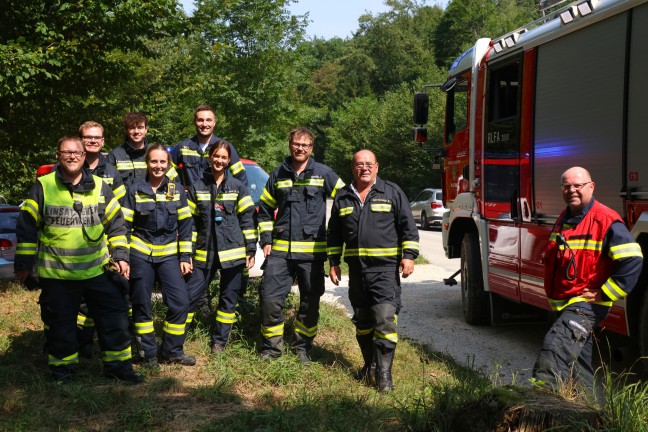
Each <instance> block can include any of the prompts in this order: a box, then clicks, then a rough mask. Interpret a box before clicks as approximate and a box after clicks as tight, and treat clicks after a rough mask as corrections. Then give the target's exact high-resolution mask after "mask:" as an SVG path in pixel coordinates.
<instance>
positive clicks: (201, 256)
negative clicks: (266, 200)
mask: <svg viewBox="0 0 648 432" xmlns="http://www.w3.org/2000/svg"><path fill="white" fill-rule="evenodd" d="M208 154H209V160H210V161H211V174H206V175H205V177H204V178H203V179H202V180H198V181H196V182H194V183H193V184H192V185H191V187H190V188H189V197H188V200H189V207H190V208H191V212H192V213H193V216H194V224H195V227H196V233H197V237H196V249H195V253H194V259H193V262H194V269H193V273H192V274H191V277H190V279H189V282H188V284H187V285H188V287H189V297H190V299H191V308H190V311H191V312H190V316H189V320H190V321H191V319H192V314H193V310H194V307H196V305H197V303H198V301H199V300H200V298H201V296H202V293H203V292H204V291H205V290H206V289H207V287H208V285H209V283H210V282H211V280H212V278H213V276H214V272H215V271H216V269H220V295H219V300H218V309H217V310H216V322H215V323H214V327H213V331H212V336H211V351H212V353H213V354H218V353H220V352H221V351H223V349H224V348H225V345H226V344H227V342H228V340H229V335H230V331H231V329H232V325H233V324H234V322H235V320H236V317H235V312H236V303H237V302H238V298H239V293H240V291H241V279H242V274H243V269H244V268H247V269H249V268H251V267H252V266H254V254H255V252H256V240H257V235H256V229H255V228H254V219H253V217H254V211H255V207H254V202H252V198H251V197H250V195H249V193H248V191H247V188H246V187H245V185H243V183H242V182H241V181H239V180H237V179H236V178H234V177H233V176H232V175H231V174H229V173H228V169H227V166H228V164H229V163H230V156H231V147H230V144H229V143H228V142H227V141H224V140H219V141H217V142H216V143H214V144H213V145H212V146H211V148H210V149H209V153H208Z"/></svg>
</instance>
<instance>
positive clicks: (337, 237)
mask: <svg viewBox="0 0 648 432" xmlns="http://www.w3.org/2000/svg"><path fill="white" fill-rule="evenodd" d="M343 246H346V247H345V249H344V261H346V262H347V263H349V265H350V266H351V265H353V266H355V267H359V268H361V269H362V271H364V272H374V271H382V270H384V269H386V268H394V267H397V266H398V265H400V260H401V258H408V259H412V260H414V259H416V257H418V255H419V234H418V229H417V227H416V222H414V217H413V216H412V211H411V209H410V206H409V202H408V200H407V197H406V196H405V193H403V191H402V190H401V189H400V187H398V186H397V185H396V184H394V183H391V182H388V181H384V180H382V179H380V178H377V179H376V183H375V184H374V185H373V187H372V188H371V190H370V191H369V193H368V194H367V196H366V198H365V201H364V205H361V203H360V198H359V197H358V196H357V195H356V194H355V192H354V191H353V189H352V188H351V185H347V186H345V187H344V188H342V190H340V192H339V193H338V194H337V196H336V197H335V201H334V202H333V207H332V209H331V218H330V219H329V225H328V255H329V260H330V261H331V264H332V265H339V263H340V257H341V255H342V249H343Z"/></svg>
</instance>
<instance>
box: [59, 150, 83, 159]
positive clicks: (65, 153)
mask: <svg viewBox="0 0 648 432" xmlns="http://www.w3.org/2000/svg"><path fill="white" fill-rule="evenodd" d="M58 154H59V155H61V156H65V157H69V156H74V157H78V158H79V157H81V156H83V155H84V154H85V152H83V151H65V150H61V151H59V152H58Z"/></svg>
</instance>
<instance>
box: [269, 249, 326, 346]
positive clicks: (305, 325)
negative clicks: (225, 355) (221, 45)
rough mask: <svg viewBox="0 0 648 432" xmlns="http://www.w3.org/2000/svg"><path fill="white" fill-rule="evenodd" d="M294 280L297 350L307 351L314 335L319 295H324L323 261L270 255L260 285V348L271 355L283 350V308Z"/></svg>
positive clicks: (317, 318)
mask: <svg viewBox="0 0 648 432" xmlns="http://www.w3.org/2000/svg"><path fill="white" fill-rule="evenodd" d="M295 278H296V279H297V284H298V287H299V309H298V310H297V319H296V321H295V342H294V344H293V347H294V348H295V350H297V351H300V350H301V351H308V350H310V349H311V347H312V343H313V339H314V338H315V335H316V334H317V321H318V320H319V304H320V297H322V294H324V261H322V260H316V261H298V260H291V259H286V258H280V257H274V256H272V255H270V256H269V257H268V261H267V264H266V268H265V270H264V272H263V283H262V286H261V335H262V339H263V346H262V349H261V351H262V352H263V353H267V354H270V355H271V356H273V357H277V356H279V355H281V352H282V350H283V334H284V320H285V318H284V315H283V308H284V306H285V304H286V298H287V297H288V293H290V289H291V287H292V283H293V280H295Z"/></svg>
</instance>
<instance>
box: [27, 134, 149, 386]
mask: <svg viewBox="0 0 648 432" xmlns="http://www.w3.org/2000/svg"><path fill="white" fill-rule="evenodd" d="M57 159H58V164H57V166H56V168H55V171H54V172H53V173H50V174H48V175H45V176H42V177H40V178H39V179H38V181H37V182H36V184H35V185H34V187H32V189H31V191H30V193H29V197H28V198H27V199H26V200H25V203H24V204H23V206H22V207H21V212H20V217H19V219H18V224H17V227H16V235H17V238H18V243H17V246H16V260H15V270H16V277H17V278H18V279H19V280H22V281H25V280H27V279H28V278H29V277H30V276H31V273H32V269H33V268H34V263H36V265H37V270H38V276H39V278H40V287H41V288H42V293H41V296H40V299H39V303H40V306H41V317H42V319H43V323H44V325H45V335H46V337H45V341H46V348H47V354H48V363H49V366H50V370H51V372H52V377H53V378H54V379H55V380H56V381H59V382H62V383H67V382H69V381H70V380H72V379H73V378H74V376H75V375H76V372H77V370H78V365H79V355H78V349H77V348H78V342H77V332H76V321H77V320H76V316H77V313H78V310H79V306H80V304H81V299H82V298H85V299H86V301H87V303H88V307H89V309H90V311H91V312H92V314H93V316H94V317H95V321H96V324H97V330H98V335H99V345H100V346H101V349H102V351H103V352H102V360H103V363H104V374H105V375H106V376H108V377H111V378H117V379H120V380H125V381H130V382H132V383H140V382H142V381H143V378H142V377H141V376H140V375H136V374H135V373H134V372H133V367H132V364H131V347H130V337H129V334H128V314H127V310H128V309H127V304H126V300H125V298H124V295H123V293H122V291H121V290H120V288H119V287H118V286H116V285H115V284H113V283H112V282H111V281H110V279H109V278H108V277H107V275H106V272H105V270H104V266H105V265H106V264H107V263H108V261H109V258H110V257H109V248H110V249H111V251H112V256H113V259H114V260H115V261H116V262H117V265H118V267H119V272H120V273H122V274H123V275H124V277H128V274H129V265H128V242H127V239H126V229H125V227H124V219H123V215H122V212H121V210H120V206H119V202H118V201H117V199H116V198H115V197H114V195H113V193H112V191H111V190H110V187H108V185H106V184H105V183H103V182H102V181H101V180H100V179H99V178H98V177H95V176H93V175H92V174H90V171H89V170H88V169H87V168H85V167H84V166H83V163H84V160H85V151H84V149H83V144H82V142H81V140H80V139H79V138H78V137H74V136H67V137H64V138H62V139H61V140H60V141H59V145H58V150H57Z"/></svg>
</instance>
